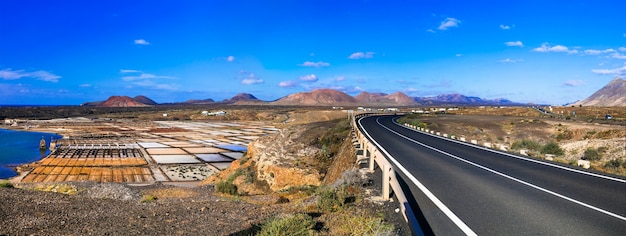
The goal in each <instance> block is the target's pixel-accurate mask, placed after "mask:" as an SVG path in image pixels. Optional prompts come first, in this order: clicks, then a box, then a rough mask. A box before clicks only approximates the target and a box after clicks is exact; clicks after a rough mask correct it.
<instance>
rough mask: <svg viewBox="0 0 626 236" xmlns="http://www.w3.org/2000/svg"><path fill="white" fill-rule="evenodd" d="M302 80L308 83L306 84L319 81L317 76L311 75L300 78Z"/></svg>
mask: <svg viewBox="0 0 626 236" xmlns="http://www.w3.org/2000/svg"><path fill="white" fill-rule="evenodd" d="M300 80H302V81H306V82H315V81H317V80H318V79H317V76H316V75H315V74H310V75H305V76H300Z"/></svg>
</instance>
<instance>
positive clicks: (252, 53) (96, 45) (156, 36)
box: [0, 0, 626, 105]
mask: <svg viewBox="0 0 626 236" xmlns="http://www.w3.org/2000/svg"><path fill="white" fill-rule="evenodd" d="M0 9H2V10H1V12H2V13H1V14H0V32H1V33H0V104H15V105H19V104H42V105H48V104H68V105H77V104H80V103H82V102H86V101H98V100H105V99H106V98H108V97H109V96H112V95H127V96H136V95H146V96H148V97H150V98H152V99H154V100H155V101H157V102H159V103H165V102H178V101H185V100H188V99H206V98H213V99H215V100H222V99H226V98H230V97H232V96H234V95H235V94H237V93H240V92H246V93H252V94H254V95H255V96H257V97H259V98H260V99H263V100H274V99H278V98H280V97H282V96H285V95H287V94H291V93H294V92H301V91H310V90H313V89H316V88H334V89H338V90H341V91H344V92H347V93H349V94H351V95H356V94H358V93H359V92H360V91H368V92H384V93H393V92H397V91H400V92H404V93H407V94H408V95H410V96H433V95H439V94H447V93H461V94H464V95H468V96H478V97H482V98H488V99H493V98H507V99H510V100H513V101H516V102H532V103H543V104H564V103H567V102H574V101H576V100H581V99H584V98H586V97H587V96H589V95H591V94H592V93H593V92H595V91H596V90H598V89H600V88H601V87H603V86H604V85H606V84H607V83H608V82H609V81H611V80H612V79H614V78H615V77H622V78H626V14H624V9H626V2H625V1H623V0H584V1H577V0H567V1H566V0H563V1H544V0H528V1H495V0H493V1H487V0H482V1H481V0H478V1H438V0H424V1H376V0H371V1H295V0H286V1H278V0H277V1H209V0H207V1H77V0H76V1H71V0H68V1H56V0H47V1H34V0H2V1H0Z"/></svg>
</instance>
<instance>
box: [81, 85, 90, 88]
mask: <svg viewBox="0 0 626 236" xmlns="http://www.w3.org/2000/svg"><path fill="white" fill-rule="evenodd" d="M79 87H81V88H89V87H91V84H81V85H79Z"/></svg>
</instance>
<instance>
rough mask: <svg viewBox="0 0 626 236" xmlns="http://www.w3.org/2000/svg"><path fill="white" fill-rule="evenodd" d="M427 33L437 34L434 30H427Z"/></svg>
mask: <svg viewBox="0 0 626 236" xmlns="http://www.w3.org/2000/svg"><path fill="white" fill-rule="evenodd" d="M426 32H429V33H435V31H434V30H432V29H427V30H426Z"/></svg>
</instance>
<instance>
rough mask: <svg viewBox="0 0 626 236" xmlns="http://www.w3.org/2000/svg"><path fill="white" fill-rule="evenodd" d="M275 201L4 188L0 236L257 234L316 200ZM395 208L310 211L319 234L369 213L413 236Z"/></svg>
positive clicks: (177, 192) (182, 192)
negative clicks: (273, 219)
mask: <svg viewBox="0 0 626 236" xmlns="http://www.w3.org/2000/svg"><path fill="white" fill-rule="evenodd" d="M371 192H376V191H375V190H372V191H371ZM68 193H69V194H68ZM278 199H279V198H277V196H274V195H257V196H248V197H232V196H225V195H221V194H217V193H215V191H214V188H213V186H201V187H181V186H169V185H162V184H156V185H149V186H128V185H123V184H116V183H107V184H99V183H87V182H82V183H60V184H56V185H38V184H29V185H26V184H22V185H19V188H0V202H1V203H2V207H1V208H0V222H2V224H0V235H254V234H256V233H258V231H259V229H260V227H261V226H262V224H263V223H264V222H265V221H266V220H268V219H270V218H271V217H273V216H281V215H288V214H295V213H298V212H302V211H303V209H307V207H306V206H307V205H310V204H311V203H314V202H315V199H314V198H308V199H304V200H302V201H298V202H283V203H279V201H277V200H278ZM397 207H398V206H397V204H395V203H394V202H380V201H374V202H372V201H360V202H358V203H355V204H354V206H353V207H351V208H348V209H346V210H344V211H342V212H339V213H331V214H320V213H319V212H318V211H315V210H309V211H307V213H308V214H310V215H312V216H313V217H314V220H315V221H316V222H317V224H318V225H319V226H318V227H319V229H317V230H318V231H317V232H318V233H317V234H320V235H338V234H336V232H345V231H341V230H342V226H341V225H337V224H335V221H341V220H343V218H345V217H346V215H350V216H352V215H357V216H360V215H363V216H366V215H369V214H372V213H375V214H376V215H379V216H383V218H384V219H385V221H386V222H387V224H392V225H394V227H395V229H394V231H393V234H394V235H409V234H410V230H409V229H408V227H407V226H406V224H405V223H404V219H403V218H402V216H401V215H400V214H398V213H396V212H395V208H397ZM308 208H310V207H308ZM341 222H345V220H343V221H341ZM340 235H342V233H340ZM343 235H345V234H343Z"/></svg>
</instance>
